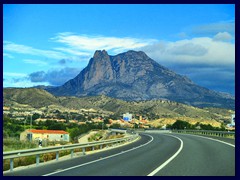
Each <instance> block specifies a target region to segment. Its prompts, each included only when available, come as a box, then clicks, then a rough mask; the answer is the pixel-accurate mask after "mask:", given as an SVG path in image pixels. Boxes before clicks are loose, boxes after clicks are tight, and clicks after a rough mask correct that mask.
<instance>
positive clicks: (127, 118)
mask: <svg viewBox="0 0 240 180" xmlns="http://www.w3.org/2000/svg"><path fill="white" fill-rule="evenodd" d="M123 120H124V121H131V120H132V114H129V113H126V114H123Z"/></svg>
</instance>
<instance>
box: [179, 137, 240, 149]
mask: <svg viewBox="0 0 240 180" xmlns="http://www.w3.org/2000/svg"><path fill="white" fill-rule="evenodd" d="M182 135H188V136H197V137H201V138H205V139H209V140H212V141H217V142H220V143H223V144H227V145H229V146H232V147H234V148H235V145H234V144H231V143H227V142H224V141H221V140H218V139H214V138H210V137H204V136H198V135H195V134H182Z"/></svg>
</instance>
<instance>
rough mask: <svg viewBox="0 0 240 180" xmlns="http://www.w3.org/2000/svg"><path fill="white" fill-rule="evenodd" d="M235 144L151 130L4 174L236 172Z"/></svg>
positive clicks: (181, 173)
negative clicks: (116, 145) (90, 151)
mask: <svg viewBox="0 0 240 180" xmlns="http://www.w3.org/2000/svg"><path fill="white" fill-rule="evenodd" d="M228 141H229V140H228ZM232 144H234V140H232ZM232 144H230V143H224V142H223V141H221V142H220V141H219V140H212V139H209V138H205V137H200V136H194V135H184V134H173V133H171V134H156V133H152V134H151V133H147V134H141V139H140V140H139V141H137V142H134V143H131V144H129V145H126V146H123V147H119V148H116V149H112V150H109V151H105V152H99V153H96V154H91V155H86V156H84V157H78V158H74V159H69V160H65V161H59V162H55V163H46V165H41V166H39V167H33V168H28V169H21V170H14V171H13V172H12V173H10V172H7V173H4V174H3V175H4V176H8V175H10V176H11V175H13V176H21V175H24V176H27V175H28V176H43V175H44V176H147V175H149V176H153V175H154V176H234V175H235V145H232Z"/></svg>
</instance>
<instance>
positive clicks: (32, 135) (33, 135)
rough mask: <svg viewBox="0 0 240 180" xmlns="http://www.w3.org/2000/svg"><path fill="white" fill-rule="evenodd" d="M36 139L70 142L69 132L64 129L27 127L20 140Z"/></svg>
mask: <svg viewBox="0 0 240 180" xmlns="http://www.w3.org/2000/svg"><path fill="white" fill-rule="evenodd" d="M36 139H42V140H48V141H67V142H69V133H68V132H66V131H63V130H39V129H27V130H25V131H24V132H22V133H21V134H20V141H26V140H36Z"/></svg>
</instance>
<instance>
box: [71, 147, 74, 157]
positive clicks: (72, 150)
mask: <svg viewBox="0 0 240 180" xmlns="http://www.w3.org/2000/svg"><path fill="white" fill-rule="evenodd" d="M73 152H74V149H71V158H73Z"/></svg>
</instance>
